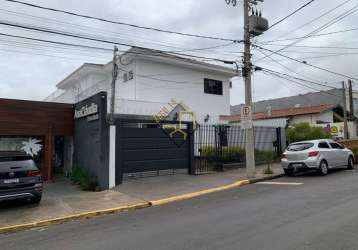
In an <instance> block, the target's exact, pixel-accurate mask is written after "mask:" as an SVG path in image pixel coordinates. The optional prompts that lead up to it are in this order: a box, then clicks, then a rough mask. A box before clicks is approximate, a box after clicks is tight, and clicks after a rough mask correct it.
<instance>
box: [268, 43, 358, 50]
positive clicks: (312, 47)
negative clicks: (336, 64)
mask: <svg viewBox="0 0 358 250" xmlns="http://www.w3.org/2000/svg"><path fill="white" fill-rule="evenodd" d="M265 46H282V47H285V46H288V44H272V43H269V44H265ZM290 47H292V48H311V49H358V47H339V46H310V45H291V46H290ZM284 52H285V51H284Z"/></svg>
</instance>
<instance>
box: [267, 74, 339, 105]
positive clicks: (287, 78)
mask: <svg viewBox="0 0 358 250" xmlns="http://www.w3.org/2000/svg"><path fill="white" fill-rule="evenodd" d="M262 71H263V72H266V73H269V74H272V75H276V76H277V77H280V78H282V79H286V80H288V81H292V82H295V83H297V84H300V85H302V86H305V87H307V88H310V89H312V90H315V91H320V92H321V91H322V90H320V89H316V88H313V87H312V86H308V85H306V84H303V83H302V82H297V81H304V82H307V81H306V80H304V79H301V78H297V77H294V76H291V75H288V74H284V73H281V72H277V71H274V70H270V69H265V68H262ZM311 83H313V84H316V83H314V82H311ZM333 89H336V88H332V87H330V89H328V90H333ZM328 90H326V91H324V92H322V93H325V94H328V95H331V96H335V97H339V98H342V96H338V95H335V94H333V93H330V92H327V91H328Z"/></svg>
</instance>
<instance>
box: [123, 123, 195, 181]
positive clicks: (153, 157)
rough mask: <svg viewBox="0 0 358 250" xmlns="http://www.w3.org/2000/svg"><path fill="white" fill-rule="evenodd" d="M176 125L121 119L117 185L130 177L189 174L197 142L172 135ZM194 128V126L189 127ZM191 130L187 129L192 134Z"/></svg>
mask: <svg viewBox="0 0 358 250" xmlns="http://www.w3.org/2000/svg"><path fill="white" fill-rule="evenodd" d="M173 125H176V124H175V123H170V122H165V123H161V124H157V123H155V122H152V121H138V120H134V121H132V120H131V121H130V120H121V121H120V122H117V123H116V126H117V131H116V183H117V184H120V183H121V182H122V180H123V177H126V176H134V177H140V176H148V175H160V174H168V173H175V172H177V171H178V170H181V172H183V171H189V170H190V167H191V162H192V158H193V140H192V136H191V135H190V133H188V136H187V137H186V138H184V137H183V135H182V134H180V133H175V134H173V135H170V133H172V132H173V131H174V129H173V128H171V126H173ZM189 127H190V126H189ZM188 129H189V128H188V127H187V128H185V129H184V131H185V132H188Z"/></svg>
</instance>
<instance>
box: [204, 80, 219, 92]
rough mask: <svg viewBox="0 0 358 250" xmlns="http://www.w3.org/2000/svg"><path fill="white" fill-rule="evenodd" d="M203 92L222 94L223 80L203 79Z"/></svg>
mask: <svg viewBox="0 0 358 250" xmlns="http://www.w3.org/2000/svg"><path fill="white" fill-rule="evenodd" d="M204 93H206V94H213V95H222V94H223V82H222V81H218V80H212V79H206V78H205V79H204Z"/></svg>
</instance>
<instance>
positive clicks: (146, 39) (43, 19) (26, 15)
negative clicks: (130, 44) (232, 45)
mask: <svg viewBox="0 0 358 250" xmlns="http://www.w3.org/2000/svg"><path fill="white" fill-rule="evenodd" d="M0 12H2V13H5V14H8V15H13V16H17V17H24V18H28V19H34V20H40V21H42V22H43V23H44V21H45V22H46V23H55V24H59V25H61V26H63V25H67V26H70V27H74V28H76V29H80V30H81V31H83V30H90V31H93V32H96V34H98V33H103V34H106V33H110V34H114V35H115V36H116V37H118V36H120V37H121V38H123V37H130V38H131V39H133V37H134V38H139V39H144V40H145V41H146V42H147V43H148V41H149V43H151V44H155V45H159V46H164V47H168V48H175V49H181V50H183V49H184V48H180V47H178V46H179V45H178V44H173V43H168V42H160V41H157V40H153V39H149V38H145V37H141V36H136V35H134V34H130V35H128V34H124V33H119V32H114V31H111V30H108V29H100V28H94V27H91V26H86V25H79V24H74V23H69V22H64V21H59V20H56V19H51V18H46V17H40V16H35V15H30V14H27V13H23V12H16V11H10V10H5V9H0ZM139 42H141V41H139ZM174 45H176V46H174Z"/></svg>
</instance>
